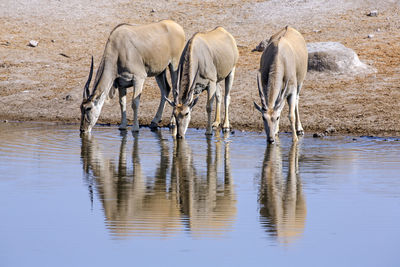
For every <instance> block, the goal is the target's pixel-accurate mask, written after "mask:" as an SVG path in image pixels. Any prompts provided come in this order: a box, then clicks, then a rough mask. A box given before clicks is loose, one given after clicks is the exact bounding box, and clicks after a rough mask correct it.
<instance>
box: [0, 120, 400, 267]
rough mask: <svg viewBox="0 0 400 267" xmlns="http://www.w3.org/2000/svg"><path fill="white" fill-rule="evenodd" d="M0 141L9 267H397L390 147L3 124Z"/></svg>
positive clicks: (395, 170) (1, 258) (2, 237)
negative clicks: (88, 131)
mask: <svg viewBox="0 0 400 267" xmlns="http://www.w3.org/2000/svg"><path fill="white" fill-rule="evenodd" d="M354 139H356V140H354ZM0 140H1V144H0V203H1V205H0V214H2V216H1V221H0V224H1V226H2V227H1V228H0V229H1V230H0V266H39V265H40V266H96V265H97V266H115V265H117V264H118V265H119V264H121V265H122V264H123V265H126V264H129V265H136V266H206V265H210V264H211V266H260V265H270V266H295V265H296V266H400V259H399V257H398V255H397V254H398V247H397V245H398V240H400V226H399V225H400V224H399V221H400V178H399V177H400V175H399V173H400V142H399V141H397V139H395V138H391V139H388V140H387V139H379V138H368V137H363V138H360V137H355V138H354V137H327V138H324V139H314V138H312V137H310V136H306V137H305V138H303V139H302V140H301V141H300V142H299V144H298V145H292V142H291V137H290V135H285V134H281V136H280V141H279V144H278V145H276V146H268V147H267V145H266V141H265V135H264V134H258V133H241V132H238V131H236V133H235V134H231V135H230V136H222V135H221V136H214V137H212V138H206V137H205V136H204V131H203V130H193V129H190V130H189V132H188V134H187V138H186V140H174V139H173V138H172V137H171V135H170V133H169V131H168V130H167V129H162V130H160V131H157V132H151V131H150V130H149V129H147V128H142V129H141V131H140V133H139V134H132V133H131V132H126V133H120V132H119V131H118V130H117V128H116V127H115V126H112V127H96V128H95V129H94V130H93V133H92V134H91V135H90V136H87V137H83V138H80V137H79V133H78V130H77V126H76V125H71V126H68V125H61V126H60V125H52V124H35V123H32V124H26V123H23V124H21V123H20V124H18V123H7V124H5V123H4V124H0Z"/></svg>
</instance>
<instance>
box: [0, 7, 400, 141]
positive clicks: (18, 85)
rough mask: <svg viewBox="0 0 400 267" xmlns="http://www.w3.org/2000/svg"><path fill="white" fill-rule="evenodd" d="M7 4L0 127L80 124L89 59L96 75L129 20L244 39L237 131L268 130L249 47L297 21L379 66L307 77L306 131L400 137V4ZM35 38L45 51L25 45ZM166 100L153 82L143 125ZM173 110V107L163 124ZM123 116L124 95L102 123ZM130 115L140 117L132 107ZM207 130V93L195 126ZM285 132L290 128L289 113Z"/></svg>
mask: <svg viewBox="0 0 400 267" xmlns="http://www.w3.org/2000/svg"><path fill="white" fill-rule="evenodd" d="M0 7H1V8H0V55H1V56H0V119H1V121H4V120H10V121H11V120H16V121H53V122H61V123H77V127H78V123H79V120H80V111H79V105H80V103H81V97H82V90H83V85H84V83H85V82H86V79H87V75H88V71H89V66H90V56H91V55H93V56H94V58H95V69H97V66H98V64H99V61H100V58H101V56H102V53H103V49H104V45H105V42H106V40H107V37H108V35H109V33H110V31H111V30H112V28H113V27H114V26H116V25H118V24H119V23H122V22H127V23H132V24H144V23H151V22H154V21H159V20H161V19H167V18H169V19H174V20H175V21H177V22H178V23H179V24H181V25H182V26H183V28H184V29H185V32H186V38H187V39H189V38H190V37H191V36H192V34H193V33H195V32H197V31H204V30H209V29H212V28H214V27H215V26H218V25H220V26H223V27H225V28H226V29H227V30H228V31H229V32H231V33H232V35H233V36H234V37H235V38H236V40H237V43H238V46H239V51H240V58H239V63H238V66H237V70H236V77H235V81H234V84H233V89H232V92H231V110H230V122H231V125H232V129H234V130H235V129H238V130H250V131H261V130H262V127H263V126H262V121H261V117H260V115H259V113H258V112H257V111H256V110H255V109H254V107H253V101H257V102H259V99H258V93H257V84H256V78H255V77H256V72H257V69H258V65H259V59H260V56H261V53H258V52H251V50H252V49H253V48H255V47H256V45H257V44H258V43H259V42H260V41H261V40H263V39H265V38H268V37H269V36H270V35H271V34H273V33H274V32H276V31H277V30H279V29H280V28H281V27H284V26H286V25H291V26H293V27H295V28H296V29H298V30H299V31H300V32H301V33H302V34H303V35H304V37H305V39H306V41H307V42H320V41H337V42H341V43H342V44H344V45H345V46H347V47H350V48H352V49H353V50H355V51H356V53H357V54H358V56H359V58H360V59H361V60H362V61H363V62H364V63H366V64H368V65H370V66H372V67H373V68H375V69H376V70H377V71H376V72H375V73H370V74H359V75H352V74H335V73H317V72H310V73H308V74H307V77H306V81H305V83H304V87H303V90H302V92H301V96H300V114H301V119H302V124H303V127H304V129H305V131H306V133H316V132H324V131H325V130H326V129H327V128H328V127H330V126H332V127H334V128H335V129H336V132H335V134H346V135H374V136H399V135H400V1H389V0H387V1H379V4H377V3H376V1H358V0H356V1H344V0H336V1H333V0H329V1H317V0H316V1H307V0H286V1H278V0H270V1H231V0H230V1H223V2H222V1H221V2H213V1H154V0H150V1H128V0H119V1H113V2H112V3H110V2H109V1H105V0H99V1H95V2H94V3H93V1H89V0H83V1H78V0H73V1H68V2H67V1H49V0H38V1H13V0H5V1H4V2H2V3H1V4H0ZM371 10H378V16H376V17H370V16H367V15H366V14H367V13H368V12H369V11H371ZM368 35H373V37H372V38H368ZM30 40H37V41H39V45H38V46H37V47H34V48H33V47H29V46H27V44H28V42H29V41H30ZM129 91H130V92H129V94H128V99H129V97H130V96H131V95H132V90H129ZM159 95H160V93H159V90H158V87H157V86H156V83H155V80H154V78H149V79H147V80H146V82H145V87H144V89H143V94H142V98H141V104H140V114H139V118H140V124H142V125H147V124H149V123H150V121H151V119H152V118H153V116H154V114H155V112H156V108H157V106H158V102H159ZM129 106H130V105H129ZM170 114H171V109H170V107H166V109H165V112H164V115H163V122H162V123H161V125H162V126H165V125H166V123H167V122H168V120H169V116H170ZM119 117H120V111H119V104H118V97H116V98H114V99H112V100H111V101H110V103H108V104H105V106H104V108H103V111H102V114H101V116H100V119H99V123H111V124H118V122H119ZM128 118H132V110H131V109H130V108H129V109H128ZM128 122H129V123H130V124H131V123H132V121H131V120H130V121H128ZM205 125H206V111H205V95H204V93H203V95H202V96H201V97H200V102H199V104H197V106H196V107H195V109H194V112H193V116H192V121H191V124H190V127H193V128H197V127H200V128H204V127H205ZM280 128H281V131H282V132H285V131H290V130H289V122H288V119H287V107H286V108H285V109H284V111H283V117H282V122H281V127H280Z"/></svg>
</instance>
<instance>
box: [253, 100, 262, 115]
mask: <svg viewBox="0 0 400 267" xmlns="http://www.w3.org/2000/svg"><path fill="white" fill-rule="evenodd" d="M253 103H254V107H255V108H256V109H257V110H258V111H260V112H261V113H263V109H262V107H260V106H259V105H258V104H257V103H256V102H253Z"/></svg>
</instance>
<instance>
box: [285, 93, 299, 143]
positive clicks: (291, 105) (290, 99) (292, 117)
mask: <svg viewBox="0 0 400 267" xmlns="http://www.w3.org/2000/svg"><path fill="white" fill-rule="evenodd" d="M287 101H288V105H289V121H290V126H291V128H292V139H293V142H297V141H298V140H299V139H298V138H297V133H296V114H295V109H296V94H291V95H290V96H289V97H288V99H287Z"/></svg>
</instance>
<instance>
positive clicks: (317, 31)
mask: <svg viewBox="0 0 400 267" xmlns="http://www.w3.org/2000/svg"><path fill="white" fill-rule="evenodd" d="M313 32H314V33H320V32H321V30H313Z"/></svg>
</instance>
